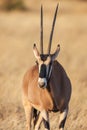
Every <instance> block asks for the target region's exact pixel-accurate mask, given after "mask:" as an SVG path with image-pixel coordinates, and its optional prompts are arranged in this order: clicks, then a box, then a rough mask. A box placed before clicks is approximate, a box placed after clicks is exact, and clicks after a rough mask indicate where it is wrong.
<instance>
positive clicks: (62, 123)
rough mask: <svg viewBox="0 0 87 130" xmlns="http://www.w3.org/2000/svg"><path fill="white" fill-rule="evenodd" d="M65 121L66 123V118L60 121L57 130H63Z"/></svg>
mask: <svg viewBox="0 0 87 130" xmlns="http://www.w3.org/2000/svg"><path fill="white" fill-rule="evenodd" d="M65 121H66V117H65V118H64V120H62V121H61V123H60V125H59V129H60V128H64V125H65Z"/></svg>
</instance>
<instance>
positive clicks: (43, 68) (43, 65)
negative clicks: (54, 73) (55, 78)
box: [39, 64, 46, 78]
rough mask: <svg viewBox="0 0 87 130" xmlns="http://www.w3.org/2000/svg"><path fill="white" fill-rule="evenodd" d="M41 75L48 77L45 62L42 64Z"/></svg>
mask: <svg viewBox="0 0 87 130" xmlns="http://www.w3.org/2000/svg"><path fill="white" fill-rule="evenodd" d="M39 77H40V78H46V65H45V64H42V65H41V67H40V73H39Z"/></svg>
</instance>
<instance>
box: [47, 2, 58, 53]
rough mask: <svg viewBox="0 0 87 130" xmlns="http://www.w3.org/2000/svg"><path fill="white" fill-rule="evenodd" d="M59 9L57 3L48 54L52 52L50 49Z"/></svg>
mask: <svg viewBox="0 0 87 130" xmlns="http://www.w3.org/2000/svg"><path fill="white" fill-rule="evenodd" d="M57 11H58V4H57V7H56V10H55V14H54V19H53V24H52V29H51V33H50V39H49V45H48V54H50V50H51V44H52V37H53V32H54V27H55V22H56V16H57Z"/></svg>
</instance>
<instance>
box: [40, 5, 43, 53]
mask: <svg viewBox="0 0 87 130" xmlns="http://www.w3.org/2000/svg"><path fill="white" fill-rule="evenodd" d="M40 29H41V30H40V31H41V32H40V51H41V54H43V7H42V5H41V23H40Z"/></svg>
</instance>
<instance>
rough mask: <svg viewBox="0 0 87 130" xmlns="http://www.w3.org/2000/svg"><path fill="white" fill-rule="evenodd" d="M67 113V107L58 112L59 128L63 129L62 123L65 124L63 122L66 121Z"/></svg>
mask: <svg viewBox="0 0 87 130" xmlns="http://www.w3.org/2000/svg"><path fill="white" fill-rule="evenodd" d="M67 114H68V109H67V108H66V109H65V110H64V111H61V112H60V119H59V130H64V125H65V122H66V118H67Z"/></svg>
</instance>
